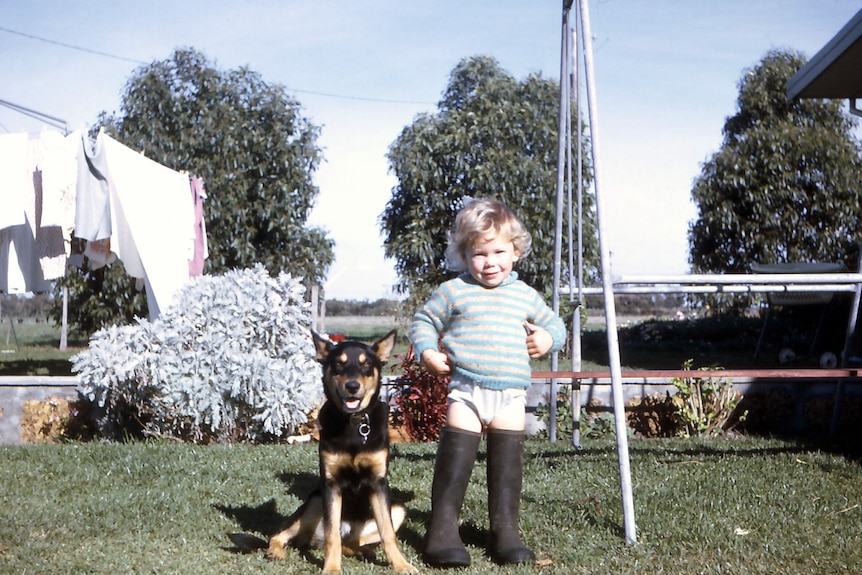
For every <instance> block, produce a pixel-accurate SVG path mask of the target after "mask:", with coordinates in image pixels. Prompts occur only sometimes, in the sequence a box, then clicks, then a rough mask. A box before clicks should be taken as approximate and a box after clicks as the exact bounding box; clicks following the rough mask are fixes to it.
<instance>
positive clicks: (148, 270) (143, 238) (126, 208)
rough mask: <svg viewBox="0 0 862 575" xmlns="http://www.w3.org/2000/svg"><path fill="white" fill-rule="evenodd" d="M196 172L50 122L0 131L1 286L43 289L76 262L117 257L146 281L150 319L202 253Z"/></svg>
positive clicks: (196, 271) (195, 271) (202, 193)
mask: <svg viewBox="0 0 862 575" xmlns="http://www.w3.org/2000/svg"><path fill="white" fill-rule="evenodd" d="M204 198H206V189H205V186H204V183H203V181H202V180H200V179H199V178H196V177H191V178H190V177H189V176H188V175H187V174H183V173H181V172H177V171H175V170H172V169H170V168H167V167H165V166H163V165H161V164H159V163H157V162H155V161H153V160H150V159H148V158H146V157H145V156H143V155H142V154H140V153H138V152H136V151H134V150H132V149H130V148H128V147H127V146H124V145H123V144H121V143H119V142H118V141H116V140H114V139H113V138H111V137H110V136H108V135H107V134H105V133H100V134H99V136H98V137H97V138H96V140H95V142H93V143H92V145H91V142H90V141H89V138H88V137H87V135H86V133H85V132H84V131H83V130H78V131H75V132H72V133H71V134H69V135H66V136H64V135H63V134H60V133H59V132H57V131H55V130H53V129H51V130H45V131H43V133H42V134H41V135H40V136H39V137H38V138H34V139H30V138H29V137H28V136H27V135H26V134H9V135H0V205H2V206H3V209H2V211H0V292H4V293H10V292H15V291H21V292H43V291H48V290H49V289H50V282H51V280H55V279H57V278H59V277H62V276H63V275H64V274H65V270H66V266H67V264H68V263H70V262H71V263H75V262H76V260H75V259H74V255H75V254H73V250H72V247H73V244H74V243H76V242H73V239H78V240H85V242H86V244H85V249H84V254H83V256H85V257H86V260H84V259H83V258H81V257H80V256H79V258H78V259H79V260H81V261H86V262H87V265H88V266H90V269H93V268H98V267H99V266H104V265H109V264H110V263H112V262H114V261H118V260H119V261H122V262H123V264H124V267H125V268H126V271H127V272H128V273H129V275H131V276H132V277H135V278H138V279H140V280H141V281H142V283H143V284H144V285H146V293H147V302H148V306H149V310H150V319H155V318H156V317H158V315H159V314H160V311H161V310H162V309H165V308H166V307H167V306H169V305H170V304H171V302H172V300H173V297H174V295H175V294H176V292H177V291H178V290H179V289H180V288H182V286H183V285H185V284H186V283H187V282H188V281H189V280H190V278H192V277H195V276H197V275H200V274H201V273H202V271H203V261H204V259H205V258H206V257H207V255H208V254H207V243H206V229H205V223H204V214H203V201H204Z"/></svg>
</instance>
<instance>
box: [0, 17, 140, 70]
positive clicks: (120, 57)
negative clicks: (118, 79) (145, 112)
mask: <svg viewBox="0 0 862 575" xmlns="http://www.w3.org/2000/svg"><path fill="white" fill-rule="evenodd" d="M0 31H3V32H8V33H9V34H16V35H18V36H23V37H24V38H29V39H31V40H38V41H39V42H45V43H47V44H55V45H57V46H62V47H63V48H69V49H70V50H78V51H79V52H87V53H88V54H95V55H96V56H104V57H105V58H113V59H115V60H123V61H125V62H131V63H133V64H146V62H142V61H141V60H135V59H134V58H126V57H125V56H118V55H116V54H110V53H108V52H101V51H99V50H92V49H90V48H84V47H83V46H75V45H74V44H67V43H65V42H59V41H57V40H51V39H50V38H43V37H42V36H36V35H34V34H27V33H25V32H19V31H17V30H10V29H9V28H4V27H2V26H0Z"/></svg>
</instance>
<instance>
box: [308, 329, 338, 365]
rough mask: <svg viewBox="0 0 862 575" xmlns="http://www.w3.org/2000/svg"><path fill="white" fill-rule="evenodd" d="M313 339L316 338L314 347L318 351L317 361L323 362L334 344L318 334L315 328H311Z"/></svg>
mask: <svg viewBox="0 0 862 575" xmlns="http://www.w3.org/2000/svg"><path fill="white" fill-rule="evenodd" d="M311 339H312V340H314V349H315V351H317V361H319V362H321V363H323V360H324V359H326V356H327V354H329V350H331V349H332V347H333V345H334V344H333V343H332V342H331V341H329V340H328V339H324V338H323V337H321V336H320V335H318V334H317V332H316V331H314V330H311Z"/></svg>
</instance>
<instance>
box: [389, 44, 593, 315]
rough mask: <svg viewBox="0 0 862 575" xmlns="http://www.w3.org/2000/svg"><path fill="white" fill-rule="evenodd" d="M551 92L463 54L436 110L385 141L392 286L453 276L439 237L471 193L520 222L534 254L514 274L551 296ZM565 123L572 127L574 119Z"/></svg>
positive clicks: (555, 119) (588, 209)
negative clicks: (390, 182)
mask: <svg viewBox="0 0 862 575" xmlns="http://www.w3.org/2000/svg"><path fill="white" fill-rule="evenodd" d="M559 97H560V96H559V84H558V83H557V82H555V81H553V80H548V79H546V78H543V77H542V76H541V75H540V74H532V75H529V76H528V77H526V78H525V79H523V80H521V81H518V80H516V79H515V78H514V77H512V76H511V75H510V74H509V73H508V72H506V71H505V70H503V69H502V68H501V67H500V65H499V64H498V63H497V61H496V60H494V59H493V58H490V57H473V58H469V59H464V60H462V61H461V62H460V63H459V64H458V65H457V66H456V67H455V68H454V69H453V70H452V72H451V75H450V79H449V84H448V86H447V87H446V89H445V91H444V93H443V96H442V98H441V100H440V101H439V102H438V105H437V108H438V109H437V112H436V113H433V114H421V115H419V116H417V117H416V118H415V119H414V121H413V123H412V124H410V125H409V126H406V127H405V128H404V129H403V130H402V132H401V134H400V135H399V136H398V137H397V138H396V140H395V141H394V142H393V143H392V144H391V146H390V148H389V152H388V160H389V166H390V171H392V172H393V173H394V174H395V176H396V177H397V179H398V182H397V184H396V185H395V187H394V188H393V189H392V192H391V195H390V198H389V201H388V202H387V204H386V208H385V209H384V211H383V213H382V214H381V216H380V226H381V230H382V232H383V234H384V249H385V254H386V256H387V257H388V258H391V259H393V260H394V261H395V269H396V272H397V273H398V278H399V279H398V284H397V286H396V287H397V289H398V290H399V291H400V292H401V293H403V294H409V295H410V301H412V302H413V303H415V302H418V301H420V300H422V299H424V298H425V297H426V296H427V295H428V294H429V293H430V291H431V290H432V289H433V288H434V287H435V286H437V285H438V284H440V283H441V282H443V281H444V280H446V279H448V278H450V277H452V276H453V273H452V272H451V271H449V270H447V269H446V266H445V253H444V252H445V247H446V239H447V233H448V231H449V230H450V228H451V225H452V223H453V221H454V217H455V214H456V213H457V211H458V210H459V209H460V207H461V206H462V205H463V202H464V199H465V198H467V197H480V196H491V197H496V198H498V199H500V200H501V201H503V202H504V203H506V204H507V205H508V206H509V207H510V208H512V209H513V210H514V211H515V212H516V213H517V214H518V216H519V217H520V218H521V219H522V220H523V222H524V224H525V225H526V226H527V228H528V229H529V231H530V233H531V234H532V237H533V254H532V255H530V257H528V258H526V259H524V260H522V261H519V262H518V263H517V269H518V272H519V274H520V276H521V278H522V279H524V280H525V281H526V282H528V283H530V284H531V285H533V286H534V287H535V288H536V289H538V290H539V291H541V292H544V293H546V294H548V293H550V290H551V289H552V287H553V286H552V278H553V265H554V257H553V256H554V249H553V245H554V224H555V213H556V212H555V203H556V200H555V198H556V187H557V157H558V147H557V142H558V124H559ZM573 116H574V114H573ZM572 125H574V126H580V123H579V122H577V119H576V118H575V117H573V118H572ZM573 156H574V157H577V154H576V152H575V151H573ZM583 157H584V158H587V157H588V154H583ZM585 167H586V170H585V173H587V174H588V173H589V166H588V164H586V162H585ZM586 179H587V180H589V178H586ZM585 189H587V191H589V189H588V186H585ZM585 196H586V200H585V202H584V204H585V210H584V213H585V222H586V233H585V234H584V238H585V241H584V250H585V254H586V261H587V264H588V266H589V267H588V274H589V275H591V276H593V277H594V276H595V269H596V263H597V261H598V242H597V238H596V233H595V214H594V200H593V197H592V195H591V194H589V193H587V194H585ZM566 227H567V226H566V225H564V228H563V229H564V230H565V229H566ZM564 253H565V251H564ZM565 259H567V258H565V257H564V260H565ZM563 266H564V269H567V268H568V266H567V264H566V263H565V262H563Z"/></svg>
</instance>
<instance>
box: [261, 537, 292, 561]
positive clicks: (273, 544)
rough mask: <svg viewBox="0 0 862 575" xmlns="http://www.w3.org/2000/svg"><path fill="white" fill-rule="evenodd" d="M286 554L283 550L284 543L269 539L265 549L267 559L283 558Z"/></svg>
mask: <svg viewBox="0 0 862 575" xmlns="http://www.w3.org/2000/svg"><path fill="white" fill-rule="evenodd" d="M286 556H287V554H286V553H285V552H284V545H283V544H282V543H281V542H279V541H275V540H273V541H270V542H269V547H268V548H267V550H266V558H267V559H284V558H285V557H286Z"/></svg>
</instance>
